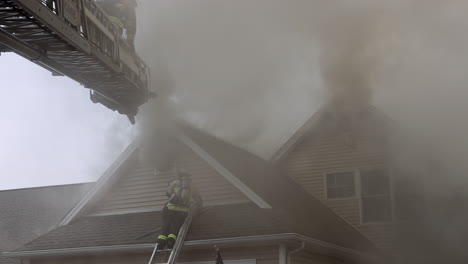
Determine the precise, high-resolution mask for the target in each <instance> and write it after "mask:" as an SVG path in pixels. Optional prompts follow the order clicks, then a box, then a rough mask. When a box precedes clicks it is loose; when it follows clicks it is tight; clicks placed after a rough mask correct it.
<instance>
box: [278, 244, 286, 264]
mask: <svg viewBox="0 0 468 264" xmlns="http://www.w3.org/2000/svg"><path fill="white" fill-rule="evenodd" d="M278 259H279V261H278V262H279V264H288V249H287V248H286V245H285V244H280V245H279V258H278Z"/></svg>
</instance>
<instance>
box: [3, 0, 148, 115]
mask: <svg viewBox="0 0 468 264" xmlns="http://www.w3.org/2000/svg"><path fill="white" fill-rule="evenodd" d="M7 51H13V52H15V53H17V54H19V55H21V56H23V57H25V58H27V59H29V60H30V61H32V62H34V63H36V64H38V65H40V66H42V67H43V68H45V69H47V70H49V71H51V72H52V74H53V75H64V76H68V77H69V78H71V79H73V80H75V81H77V82H79V83H81V84H82V85H83V86H84V87H86V88H89V89H90V96H91V100H92V101H93V102H94V103H102V104H103V105H105V106H106V107H108V108H110V109H112V110H117V111H118V112H119V113H121V114H125V115H127V116H128V117H129V119H130V121H131V122H132V123H134V116H135V115H136V114H137V112H138V107H139V106H140V105H142V104H143V103H145V102H146V101H147V100H148V98H150V97H151V96H153V93H152V92H150V91H149V89H148V81H149V69H148V67H147V66H146V64H145V63H144V62H143V60H141V59H140V58H139V57H138V55H136V54H135V52H134V51H133V50H132V49H131V48H130V46H129V45H128V44H127V43H126V42H125V40H124V39H123V37H122V31H121V29H120V28H119V27H118V26H117V25H116V24H114V23H113V22H112V21H111V20H110V19H109V18H108V16H107V15H106V13H105V11H104V10H102V9H101V8H100V7H99V6H98V5H97V4H96V3H95V2H94V0H0V52H7Z"/></svg>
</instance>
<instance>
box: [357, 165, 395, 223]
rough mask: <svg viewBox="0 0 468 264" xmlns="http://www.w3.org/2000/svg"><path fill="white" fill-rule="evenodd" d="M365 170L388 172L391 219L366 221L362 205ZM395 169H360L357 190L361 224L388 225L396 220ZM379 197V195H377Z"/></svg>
mask: <svg viewBox="0 0 468 264" xmlns="http://www.w3.org/2000/svg"><path fill="white" fill-rule="evenodd" d="M365 170H382V171H385V172H386V173H387V174H388V182H389V185H388V196H389V198H390V219H388V220H385V221H367V222H364V214H363V212H364V210H363V209H364V208H363V206H362V200H363V197H362V174H361V172H362V171H365ZM393 180H394V179H393V170H392V169H389V168H385V167H384V168H361V169H358V177H357V181H358V182H357V190H356V192H358V193H359V224H360V225H364V226H365V225H386V224H390V223H393V222H394V221H395V195H394V193H393V192H394V189H393ZM381 196H382V197H385V196H386V195H381ZM376 197H378V195H376Z"/></svg>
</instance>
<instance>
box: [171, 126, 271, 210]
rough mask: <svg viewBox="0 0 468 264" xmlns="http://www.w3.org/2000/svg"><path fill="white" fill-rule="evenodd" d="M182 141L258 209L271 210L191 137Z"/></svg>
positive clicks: (181, 138)
mask: <svg viewBox="0 0 468 264" xmlns="http://www.w3.org/2000/svg"><path fill="white" fill-rule="evenodd" d="M179 138H180V140H181V141H182V142H183V143H184V144H185V145H187V146H188V147H189V148H190V149H191V150H193V152H195V153H196V154H197V155H198V156H200V158H202V159H203V160H204V161H206V162H207V163H208V164H209V165H210V166H211V167H212V168H213V169H214V170H215V171H217V172H218V173H219V174H221V176H223V177H224V178H225V179H226V180H227V181H228V182H230V183H231V184H232V185H234V187H236V188H237V189H238V190H239V191H240V192H242V193H243V194H244V195H245V196H246V197H247V198H249V199H250V200H251V201H252V202H253V203H255V204H256V205H257V206H258V207H260V208H263V209H271V208H272V207H271V205H270V204H268V203H267V202H266V201H265V200H264V199H263V198H262V197H260V196H259V195H258V194H256V193H255V192H254V191H253V190H252V189H250V188H249V187H248V186H247V185H245V184H244V183H243V182H242V181H241V180H239V178H237V177H236V176H235V175H234V174H233V173H232V172H230V171H229V170H228V169H226V168H225V167H224V166H223V165H222V164H221V163H220V162H219V161H217V160H216V159H215V158H213V157H212V156H211V155H210V154H209V153H208V152H206V151H205V150H204V149H203V148H202V147H200V146H199V145H198V144H197V143H195V142H194V141H193V140H192V139H191V138H190V137H188V136H187V135H185V134H183V133H182V134H181V135H180V136H179Z"/></svg>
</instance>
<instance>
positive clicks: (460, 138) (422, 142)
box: [137, 0, 468, 255]
mask: <svg viewBox="0 0 468 264" xmlns="http://www.w3.org/2000/svg"><path fill="white" fill-rule="evenodd" d="M139 8H140V10H139V11H140V18H139V25H140V26H139V32H138V34H139V37H140V43H137V46H138V49H139V52H140V53H141V54H144V55H145V56H144V57H145V59H146V60H147V61H148V63H149V64H150V65H151V67H152V68H153V69H158V70H157V71H153V86H154V87H155V88H156V89H159V90H162V97H161V98H160V102H164V103H165V104H166V105H164V106H158V107H160V108H161V109H159V110H158V111H155V112H154V115H155V119H156V118H157V119H165V120H167V119H171V118H167V116H166V115H169V116H171V117H177V118H183V119H185V120H188V121H190V122H192V123H193V124H194V125H196V126H199V127H200V128H202V129H204V130H206V131H209V132H210V133H212V134H215V135H218V136H220V137H221V138H223V139H225V140H228V141H231V142H234V143H235V144H238V145H240V146H243V147H246V148H248V149H249V150H250V151H252V152H254V153H257V154H259V155H261V156H263V157H268V156H269V155H271V154H272V153H273V152H274V150H275V149H276V148H277V147H278V145H280V144H281V143H282V142H284V141H285V140H286V139H287V138H288V137H289V136H290V135H291V134H292V133H293V132H294V131H295V130H296V129H297V128H298V126H300V125H301V124H302V123H303V122H304V120H305V119H307V118H308V117H310V115H311V114H312V113H313V112H314V111H315V110H316V109H317V108H318V107H320V106H321V105H323V104H326V103H330V104H331V105H333V106H335V107H336V108H337V109H338V110H340V111H341V112H342V113H346V114H348V113H351V114H352V113H353V112H354V111H356V110H357V111H358V110H359V109H360V108H361V107H365V106H367V105H368V104H369V103H372V104H374V105H375V106H377V107H378V108H379V109H381V110H383V112H384V113H386V114H387V115H388V116H389V117H390V118H392V119H393V120H394V121H395V122H394V125H395V126H396V127H397V128H398V129H399V130H400V131H403V134H404V135H405V137H404V139H405V140H401V141H399V142H397V144H395V146H396V148H395V152H394V154H395V155H396V156H398V157H399V158H400V161H401V162H403V163H405V164H406V166H414V169H415V170H418V169H419V167H427V160H431V161H434V163H436V164H437V165H436V166H434V167H437V169H438V171H437V173H436V172H435V170H432V171H431V172H430V173H428V175H427V182H426V186H425V188H427V189H428V190H429V191H430V192H433V193H437V195H447V194H449V193H450V192H451V191H453V186H466V183H467V182H468V179H467V175H466V174H467V172H468V167H467V166H468V165H467V163H466V162H465V159H466V157H468V140H466V139H465V135H468V119H467V118H466V117H465V116H464V115H465V113H467V112H468V104H467V99H466V98H468V97H467V95H468V89H467V88H466V85H467V84H468V81H467V80H466V78H465V76H466V69H468V67H467V65H466V64H468V51H467V49H466V47H468V34H467V32H466V29H467V28H468V27H467V26H468V19H467V18H466V15H465V13H466V10H467V8H468V2H466V1H461V0H448V1H436V0H407V1H402V0H398V1H370V0H355V1H345V0H340V1H326V0H322V1H310V0H288V1H285V0H229V1H228V0H198V1H184V0H157V1H153V0H146V1H140V7H139ZM161 69H164V71H161ZM158 80H163V81H160V82H159V81H158ZM168 102H169V103H168ZM150 113H151V111H150ZM168 113H170V114H168ZM158 115H159V117H158ZM163 116H166V117H163ZM145 117H148V116H145ZM150 119H153V117H152V116H151V115H150ZM408 142H410V143H411V144H408ZM426 170H427V168H426ZM429 174H432V175H429ZM442 186H443V188H442ZM462 190H463V188H462ZM457 216H458V215H457V214H454V216H452V217H457ZM457 218H458V219H465V218H466V216H465V214H463V215H461V213H460V216H459V217H457ZM457 223H459V221H455V222H447V221H445V219H443V217H442V218H440V217H439V218H437V219H434V222H433V223H431V224H432V225H433V228H434V229H437V228H442V227H443V226H446V225H452V226H453V227H452V230H451V231H450V232H447V233H444V235H446V236H445V238H444V239H440V241H442V242H444V241H446V242H447V243H446V244H449V245H450V246H449V247H452V248H456V247H457V244H456V242H453V241H457V240H456V239H451V238H453V237H455V235H454V233H457V232H456V230H459V229H466V228H465V227H464V226H460V225H458V224H457ZM447 234H448V235H447ZM450 241H451V242H450ZM450 243H451V244H450ZM457 254H458V253H454V254H453V255H457Z"/></svg>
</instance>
